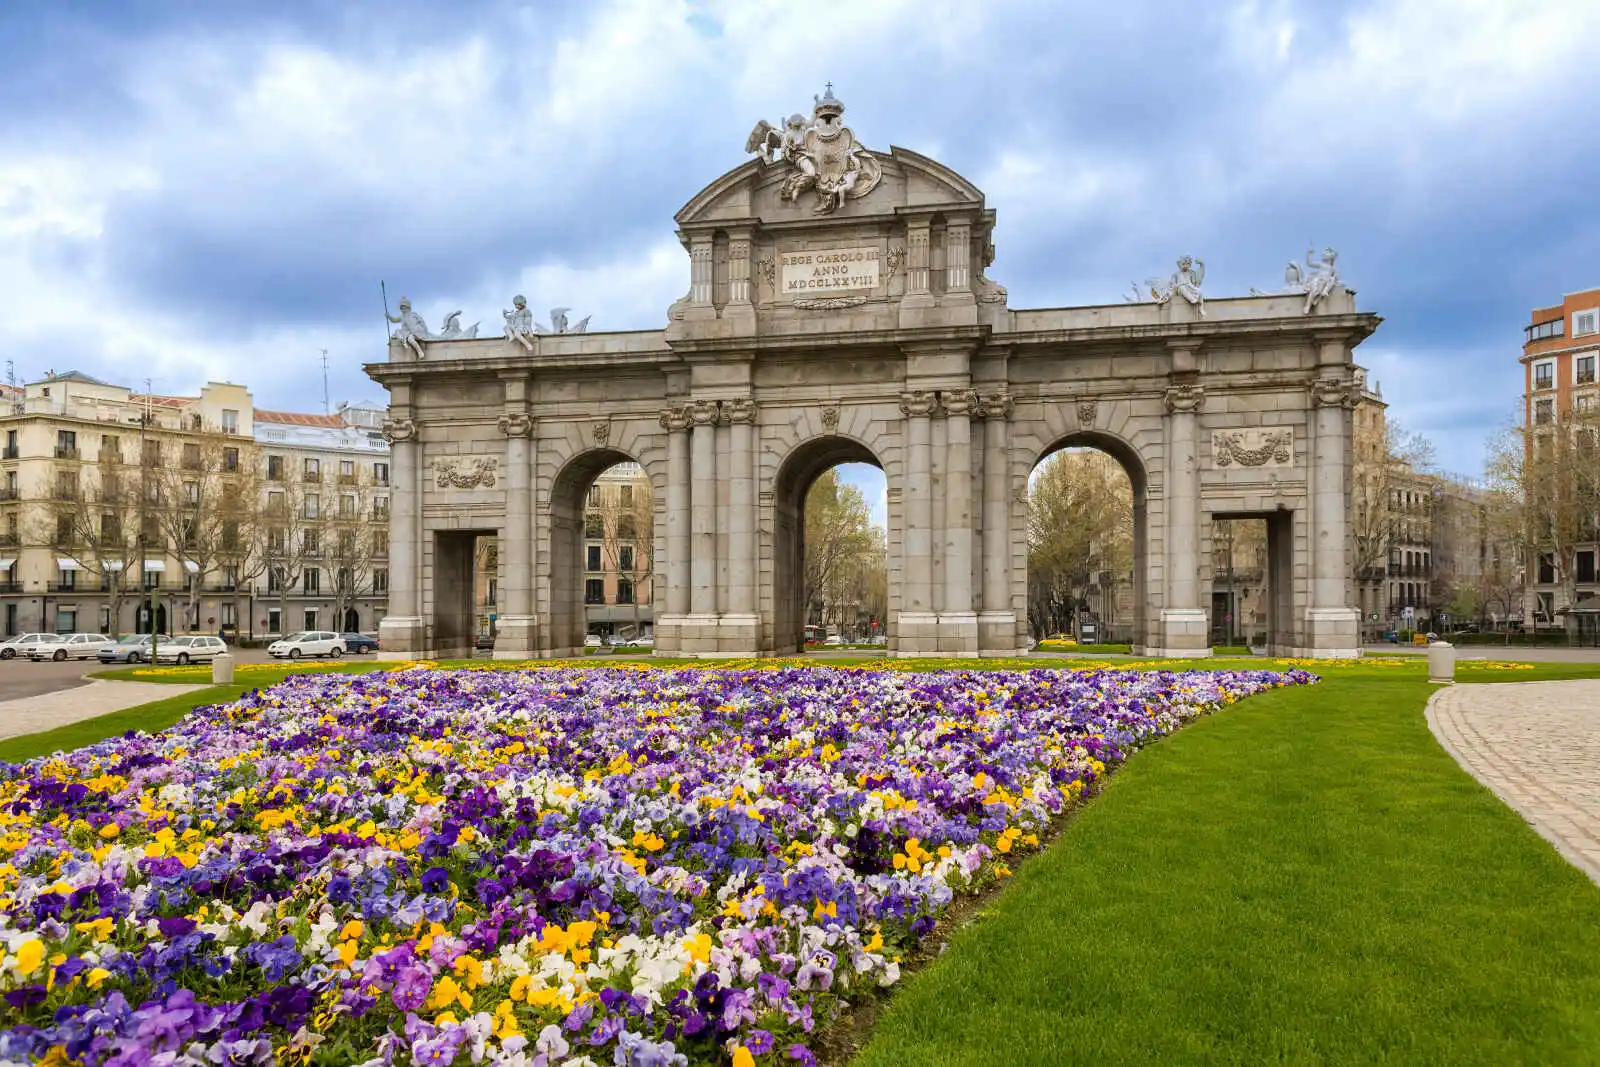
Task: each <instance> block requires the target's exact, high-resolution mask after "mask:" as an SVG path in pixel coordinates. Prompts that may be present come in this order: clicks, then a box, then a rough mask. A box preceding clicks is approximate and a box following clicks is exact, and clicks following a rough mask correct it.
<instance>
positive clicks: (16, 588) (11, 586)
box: [0, 582, 22, 593]
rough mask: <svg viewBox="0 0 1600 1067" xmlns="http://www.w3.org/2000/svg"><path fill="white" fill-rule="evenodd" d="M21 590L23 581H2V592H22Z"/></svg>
mask: <svg viewBox="0 0 1600 1067" xmlns="http://www.w3.org/2000/svg"><path fill="white" fill-rule="evenodd" d="M20 592H22V583H21V582H0V593H20Z"/></svg>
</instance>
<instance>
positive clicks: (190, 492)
mask: <svg viewBox="0 0 1600 1067" xmlns="http://www.w3.org/2000/svg"><path fill="white" fill-rule="evenodd" d="M183 500H184V503H186V504H198V503H200V483H199V482H184V483H183Z"/></svg>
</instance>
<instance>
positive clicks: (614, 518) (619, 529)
mask: <svg viewBox="0 0 1600 1067" xmlns="http://www.w3.org/2000/svg"><path fill="white" fill-rule="evenodd" d="M611 488H612V491H610V492H602V493H601V494H600V500H599V503H598V505H597V507H598V510H599V518H600V532H601V540H600V544H601V550H602V551H603V552H604V553H605V558H606V560H607V569H609V570H611V571H613V572H614V573H615V574H616V575H617V577H618V578H619V579H626V580H627V582H628V586H629V591H630V592H631V593H632V601H633V632H634V635H635V636H637V635H638V633H639V629H640V610H641V604H640V602H641V601H642V600H643V599H644V598H643V596H642V595H641V592H642V590H643V589H644V587H645V583H647V582H649V581H650V579H651V576H652V574H653V573H654V553H653V552H652V551H651V548H652V546H653V545H654V544H655V506H654V503H653V502H652V500H651V497H650V479H649V478H648V477H646V476H645V475H644V474H643V472H641V473H640V474H639V475H638V477H636V478H634V479H632V480H631V481H630V482H629V483H627V484H625V485H618V486H614V487H611Z"/></svg>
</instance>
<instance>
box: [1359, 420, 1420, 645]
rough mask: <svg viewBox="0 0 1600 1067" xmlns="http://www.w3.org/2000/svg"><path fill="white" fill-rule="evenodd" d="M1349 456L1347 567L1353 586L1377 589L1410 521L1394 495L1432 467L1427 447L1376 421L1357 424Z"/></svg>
mask: <svg viewBox="0 0 1600 1067" xmlns="http://www.w3.org/2000/svg"><path fill="white" fill-rule="evenodd" d="M1351 451H1352V464H1351V476H1350V548H1351V565H1352V568H1353V573H1354V574H1355V576H1356V581H1357V582H1359V583H1361V584H1363V585H1369V586H1376V587H1377V588H1379V589H1380V590H1381V589H1382V588H1383V587H1384V586H1385V585H1386V583H1387V579H1388V563H1389V550H1390V548H1391V546H1393V545H1394V544H1395V542H1396V541H1397V540H1398V539H1399V537H1400V534H1401V532H1402V529H1403V527H1404V526H1405V524H1406V523H1407V522H1408V521H1411V519H1412V517H1413V516H1412V515H1411V513H1410V512H1409V511H1408V510H1407V509H1406V508H1405V507H1402V506H1401V505H1400V503H1399V494H1400V491H1401V490H1402V489H1403V488H1405V487H1406V486H1409V485H1413V484H1415V482H1416V480H1417V476H1418V475H1419V474H1423V473H1424V472H1427V471H1429V470H1431V469H1432V468H1433V465H1434V449H1433V444H1432V443H1431V442H1430V441H1428V439H1427V438H1425V437H1423V436H1421V435H1420V434H1414V433H1411V432H1409V431H1407V430H1405V429H1403V428H1402V427H1401V426H1400V425H1399V424H1398V423H1396V422H1392V421H1388V420H1386V419H1384V418H1382V417H1381V416H1380V417H1376V418H1372V419H1357V421H1356V424H1355V431H1354V436H1353V439H1352V442H1351ZM1378 599H1379V600H1381V599H1382V598H1381V596H1380V597H1379V598H1378ZM1363 625H1366V621H1365V620H1363Z"/></svg>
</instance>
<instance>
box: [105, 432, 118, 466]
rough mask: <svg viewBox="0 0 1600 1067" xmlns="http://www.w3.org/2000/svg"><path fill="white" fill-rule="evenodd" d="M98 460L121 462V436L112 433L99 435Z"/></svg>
mask: <svg viewBox="0 0 1600 1067" xmlns="http://www.w3.org/2000/svg"><path fill="white" fill-rule="evenodd" d="M100 462H101V463H121V462H122V438H120V437H118V436H117V435H116V434H114V433H106V434H101V435H100Z"/></svg>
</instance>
